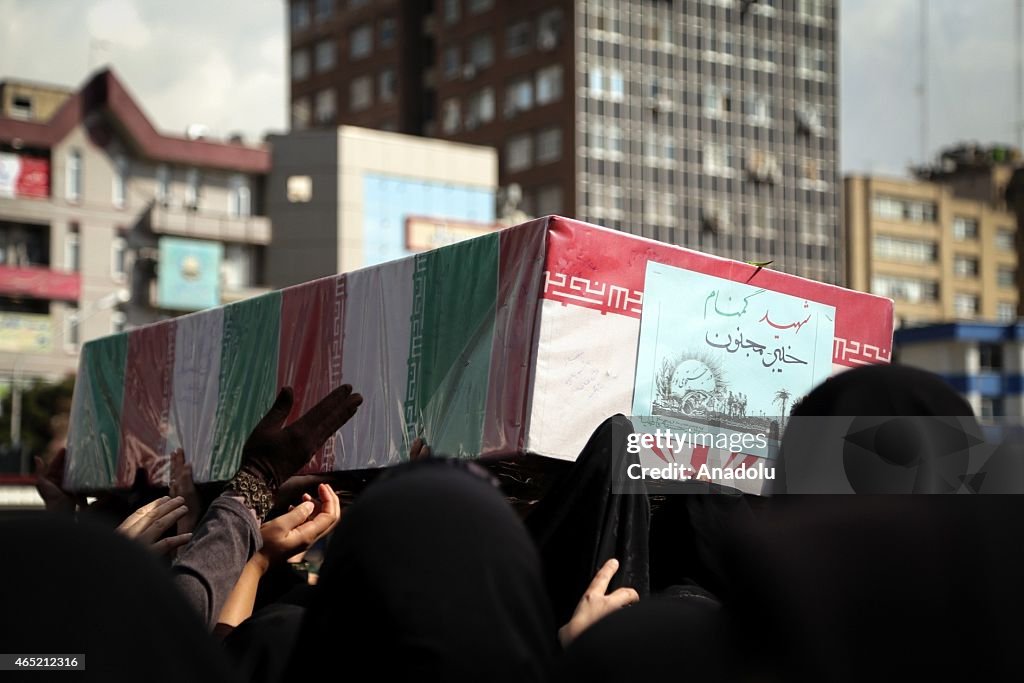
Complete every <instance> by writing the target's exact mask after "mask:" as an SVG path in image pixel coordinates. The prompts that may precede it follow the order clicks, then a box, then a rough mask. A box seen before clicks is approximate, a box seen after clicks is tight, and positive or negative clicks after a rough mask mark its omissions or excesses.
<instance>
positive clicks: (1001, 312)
mask: <svg viewBox="0 0 1024 683" xmlns="http://www.w3.org/2000/svg"><path fill="white" fill-rule="evenodd" d="M996 317H998V318H999V322H1001V323H1012V322H1013V321H1015V320H1016V319H1017V304H1015V303H1013V302H1012V301H1000V302H999V305H998V307H997V308H996Z"/></svg>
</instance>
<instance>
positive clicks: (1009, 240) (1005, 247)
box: [996, 228, 1016, 251]
mask: <svg viewBox="0 0 1024 683" xmlns="http://www.w3.org/2000/svg"><path fill="white" fill-rule="evenodd" d="M1015 237H1016V234H1015V233H1014V231H1013V230H1011V229H1007V228H999V229H998V230H996V248H997V249H1000V250H1002V251H1013V250H1014V249H1015V248H1016V245H1015V244H1014V242H1015V241H1016V240H1015V239H1014V238H1015Z"/></svg>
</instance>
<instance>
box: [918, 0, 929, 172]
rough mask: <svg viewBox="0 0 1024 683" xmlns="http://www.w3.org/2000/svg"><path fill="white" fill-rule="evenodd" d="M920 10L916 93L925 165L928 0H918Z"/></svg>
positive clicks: (926, 148) (926, 160)
mask: <svg viewBox="0 0 1024 683" xmlns="http://www.w3.org/2000/svg"><path fill="white" fill-rule="evenodd" d="M920 8H921V11H920V13H919V19H920V22H921V24H920V27H919V30H920V35H919V36H918V38H919V48H920V50H919V52H920V54H919V55H918V57H919V59H920V64H921V76H920V77H921V80H920V82H919V83H918V86H917V94H918V96H919V97H920V98H921V102H920V104H921V123H920V130H919V131H918V133H919V134H920V143H919V144H920V145H921V151H920V154H921V163H922V164H924V165H927V163H928V0H920Z"/></svg>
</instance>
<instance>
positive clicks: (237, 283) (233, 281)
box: [220, 244, 255, 291]
mask: <svg viewBox="0 0 1024 683" xmlns="http://www.w3.org/2000/svg"><path fill="white" fill-rule="evenodd" d="M254 264H255V250H254V248H253V246H252V245H250V244H225V245H224V261H223V263H221V267H220V274H221V281H222V282H223V284H224V289H227V290H229V291H238V290H240V289H245V288H246V287H252V286H253V284H254V281H253V272H254V270H255V268H254Z"/></svg>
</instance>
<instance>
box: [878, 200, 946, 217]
mask: <svg viewBox="0 0 1024 683" xmlns="http://www.w3.org/2000/svg"><path fill="white" fill-rule="evenodd" d="M872 208H873V211H874V215H875V218H881V219H883V220H890V221H907V222H910V223H934V222H935V216H936V208H935V202H929V201H922V200H915V199H899V198H896V197H885V196H878V197H875V199H874V202H873V203H872Z"/></svg>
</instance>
